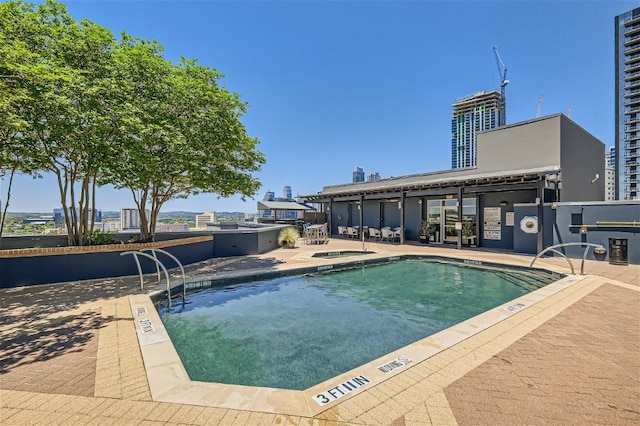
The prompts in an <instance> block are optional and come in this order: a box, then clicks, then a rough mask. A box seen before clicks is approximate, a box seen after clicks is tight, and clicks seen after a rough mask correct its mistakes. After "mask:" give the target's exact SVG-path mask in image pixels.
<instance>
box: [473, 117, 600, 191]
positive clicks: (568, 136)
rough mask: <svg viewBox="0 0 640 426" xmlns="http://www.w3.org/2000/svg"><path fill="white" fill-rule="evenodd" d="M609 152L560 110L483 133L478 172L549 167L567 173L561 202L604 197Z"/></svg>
mask: <svg viewBox="0 0 640 426" xmlns="http://www.w3.org/2000/svg"><path fill="white" fill-rule="evenodd" d="M604 150H605V146H604V143H602V142H601V141H600V140H598V139H597V138H596V137H594V136H593V135H591V134H589V133H588V132H587V131H586V130H584V129H583V128H582V127H580V126H578V125H577V124H576V123H574V122H573V121H571V120H570V119H569V118H567V117H565V116H564V115H562V114H555V115H550V116H547V117H542V118H537V119H535V120H530V121H523V122H520V123H516V124H512V125H510V126H506V127H501V128H498V129H494V130H489V131H486V132H483V133H481V134H479V135H478V169H477V172H478V173H485V172H504V170H505V169H506V168H507V167H508V169H509V170H521V169H535V168H539V167H550V168H553V169H556V170H558V171H561V172H562V189H561V190H560V200H559V201H602V200H604V196H605V170H604ZM596 175H598V176H599V177H598V179H596V180H595V181H594V179H595V177H596ZM592 181H593V183H592Z"/></svg>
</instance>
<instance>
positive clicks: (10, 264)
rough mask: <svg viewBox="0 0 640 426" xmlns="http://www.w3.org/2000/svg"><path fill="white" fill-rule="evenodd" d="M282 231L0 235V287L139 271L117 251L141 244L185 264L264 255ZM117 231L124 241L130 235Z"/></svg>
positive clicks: (145, 263)
mask: <svg viewBox="0 0 640 426" xmlns="http://www.w3.org/2000/svg"><path fill="white" fill-rule="evenodd" d="M281 229H282V226H279V225H275V226H270V227H257V228H253V229H247V228H244V229H229V230H217V231H207V232H188V233H187V232H184V233H158V234H156V242H154V243H148V244H113V245H98V246H86V247H66V242H67V240H66V236H64V235H52V236H42V237H8V238H3V241H2V246H1V248H2V250H0V288H11V287H20V286H28V285H38V284H50V283H58V282H67V281H79V280H89V279H99V278H108V277H121V276H127V275H138V269H137V267H136V263H135V260H134V259H133V256H132V255H125V256H121V255H120V254H121V253H122V252H125V251H135V250H141V249H144V248H159V249H162V250H165V251H167V252H169V253H171V254H172V255H173V256H175V257H176V258H178V260H180V263H182V264H183V265H189V264H191V263H196V262H201V261H203V260H208V259H211V258H214V257H228V256H246V255H254V254H260V253H265V252H268V251H271V250H273V249H275V248H278V233H279V232H280V230H281ZM116 235H118V237H120V238H123V239H124V240H126V239H129V238H131V236H132V235H127V234H116ZM24 247H31V248H24ZM138 259H139V260H140V264H141V266H142V268H143V272H144V273H150V272H155V264H154V262H153V261H152V260H149V259H146V258H145V257H144V256H139V257H138ZM158 259H159V260H160V261H161V262H162V263H163V264H164V265H165V267H166V268H167V269H172V268H175V267H177V265H176V264H175V262H174V261H173V259H171V258H169V257H168V256H165V255H163V254H160V253H159V254H158Z"/></svg>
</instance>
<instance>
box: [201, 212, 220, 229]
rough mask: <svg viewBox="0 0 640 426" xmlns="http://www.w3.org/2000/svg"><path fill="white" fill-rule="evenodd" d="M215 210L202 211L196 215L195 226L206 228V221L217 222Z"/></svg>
mask: <svg viewBox="0 0 640 426" xmlns="http://www.w3.org/2000/svg"><path fill="white" fill-rule="evenodd" d="M217 221H218V218H217V217H216V212H204V213H202V214H197V215H196V228H197V229H207V223H214V222H217Z"/></svg>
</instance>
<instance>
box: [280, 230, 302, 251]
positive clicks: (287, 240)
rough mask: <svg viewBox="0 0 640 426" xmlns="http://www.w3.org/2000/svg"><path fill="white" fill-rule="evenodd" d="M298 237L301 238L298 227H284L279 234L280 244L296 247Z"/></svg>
mask: <svg viewBox="0 0 640 426" xmlns="http://www.w3.org/2000/svg"><path fill="white" fill-rule="evenodd" d="M298 238H300V233H299V232H298V230H297V229H296V228H284V229H283V230H282V231H280V234H279V235H278V245H280V246H283V247H287V248H294V247H295V246H296V241H297V240H298Z"/></svg>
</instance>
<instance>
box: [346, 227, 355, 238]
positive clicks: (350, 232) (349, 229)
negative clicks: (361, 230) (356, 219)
mask: <svg viewBox="0 0 640 426" xmlns="http://www.w3.org/2000/svg"><path fill="white" fill-rule="evenodd" d="M347 237H348V238H355V239H358V230H357V229H356V228H354V227H353V226H347Z"/></svg>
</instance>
